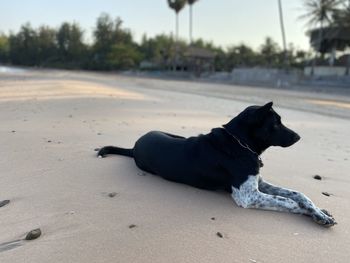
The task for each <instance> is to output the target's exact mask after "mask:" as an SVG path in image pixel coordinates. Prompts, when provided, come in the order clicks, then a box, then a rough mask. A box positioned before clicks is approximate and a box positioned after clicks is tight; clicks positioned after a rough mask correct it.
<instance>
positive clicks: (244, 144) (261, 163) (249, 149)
mask: <svg viewBox="0 0 350 263" xmlns="http://www.w3.org/2000/svg"><path fill="white" fill-rule="evenodd" d="M222 128H223V129H224V131H225V132H226V133H227V134H228V135H229V136H230V137H232V138H233V139H235V141H236V142H238V144H239V145H240V146H241V147H242V148H244V149H247V150H248V151H250V152H251V153H253V154H255V155H256V156H257V157H258V160H259V166H260V167H263V166H264V163H263V161H262V159H261V157H260V155H259V154H258V153H257V152H255V151H253V150H252V149H251V148H250V147H249V146H248V144H246V143H243V142H241V141H240V140H239V139H238V138H237V137H236V136H234V135H233V134H232V133H230V132H229V131H228V130H227V129H226V127H225V126H222Z"/></svg>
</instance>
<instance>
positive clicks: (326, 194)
mask: <svg viewBox="0 0 350 263" xmlns="http://www.w3.org/2000/svg"><path fill="white" fill-rule="evenodd" d="M322 194H323V195H325V196H331V194H330V193H327V192H322Z"/></svg>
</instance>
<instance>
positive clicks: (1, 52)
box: [0, 34, 10, 63]
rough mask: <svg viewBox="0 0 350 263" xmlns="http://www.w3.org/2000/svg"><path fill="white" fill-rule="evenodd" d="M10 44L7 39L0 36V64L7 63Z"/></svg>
mask: <svg viewBox="0 0 350 263" xmlns="http://www.w3.org/2000/svg"><path fill="white" fill-rule="evenodd" d="M9 52H10V44H9V40H8V38H7V37H6V36H5V35H3V34H0V63H2V62H7V61H8V59H9Z"/></svg>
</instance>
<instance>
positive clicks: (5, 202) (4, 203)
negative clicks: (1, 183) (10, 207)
mask: <svg viewBox="0 0 350 263" xmlns="http://www.w3.org/2000/svg"><path fill="white" fill-rule="evenodd" d="M9 203H10V200H3V201H0V207H3V206H5V205H7V204H9Z"/></svg>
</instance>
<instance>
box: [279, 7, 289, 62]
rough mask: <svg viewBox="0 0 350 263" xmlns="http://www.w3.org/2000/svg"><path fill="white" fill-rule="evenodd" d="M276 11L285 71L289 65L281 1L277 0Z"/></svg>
mask: <svg viewBox="0 0 350 263" xmlns="http://www.w3.org/2000/svg"><path fill="white" fill-rule="evenodd" d="M278 9H279V16H280V25H281V32H282V41H283V53H284V66H285V68H286V69H287V68H288V64H289V63H288V54H287V43H286V33H285V30H284V22H283V10H282V2H281V0H278Z"/></svg>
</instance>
